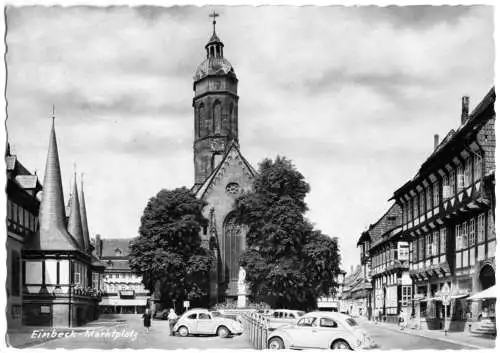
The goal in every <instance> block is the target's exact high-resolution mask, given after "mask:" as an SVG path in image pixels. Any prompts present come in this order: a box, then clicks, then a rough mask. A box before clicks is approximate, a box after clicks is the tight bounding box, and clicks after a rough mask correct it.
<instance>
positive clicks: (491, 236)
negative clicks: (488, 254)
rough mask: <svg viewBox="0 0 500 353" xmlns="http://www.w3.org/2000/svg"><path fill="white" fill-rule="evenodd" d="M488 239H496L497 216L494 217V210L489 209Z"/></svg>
mask: <svg viewBox="0 0 500 353" xmlns="http://www.w3.org/2000/svg"><path fill="white" fill-rule="evenodd" d="M486 236H487V237H488V240H491V239H495V238H496V233H495V217H493V210H491V209H490V210H489V211H488V234H486Z"/></svg>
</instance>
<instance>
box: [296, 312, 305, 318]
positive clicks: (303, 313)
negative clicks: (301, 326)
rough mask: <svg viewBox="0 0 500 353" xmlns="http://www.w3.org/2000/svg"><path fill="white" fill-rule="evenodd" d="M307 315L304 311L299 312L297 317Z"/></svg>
mask: <svg viewBox="0 0 500 353" xmlns="http://www.w3.org/2000/svg"><path fill="white" fill-rule="evenodd" d="M305 314H306V313H305V312H303V311H297V316H298V317H301V316H304V315H305Z"/></svg>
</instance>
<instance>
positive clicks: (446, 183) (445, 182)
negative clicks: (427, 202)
mask: <svg viewBox="0 0 500 353" xmlns="http://www.w3.org/2000/svg"><path fill="white" fill-rule="evenodd" d="M450 197H451V190H450V183H449V179H448V177H447V176H446V175H445V176H443V200H446V199H448V198H450Z"/></svg>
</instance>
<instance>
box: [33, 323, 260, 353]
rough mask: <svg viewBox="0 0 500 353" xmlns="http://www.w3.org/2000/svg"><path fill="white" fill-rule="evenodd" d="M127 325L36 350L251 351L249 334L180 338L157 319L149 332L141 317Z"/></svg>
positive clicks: (82, 334) (83, 333)
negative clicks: (230, 336) (186, 349)
mask: <svg viewBox="0 0 500 353" xmlns="http://www.w3.org/2000/svg"><path fill="white" fill-rule="evenodd" d="M121 318H122V319H124V320H125V322H116V324H115V325H113V326H108V327H102V326H101V327H99V328H97V329H95V330H93V329H92V328H89V329H88V330H87V328H85V329H79V330H78V332H77V333H76V334H75V335H73V336H70V337H63V338H57V339H53V340H50V341H46V342H43V343H41V344H38V345H36V347H34V348H43V349H51V348H66V349H73V348H94V349H113V348H119V349H127V348H131V349H146V348H153V349H182V348H194V349H221V348H224V349H230V350H233V349H251V346H250V343H249V341H248V339H247V337H246V336H245V335H241V336H235V337H232V338H220V337H217V336H193V337H191V336H189V337H178V336H170V335H169V326H168V321H163V320H158V321H157V320H153V322H152V327H151V328H150V331H149V332H146V329H145V328H144V327H143V324H142V319H141V316H140V315H122V316H121Z"/></svg>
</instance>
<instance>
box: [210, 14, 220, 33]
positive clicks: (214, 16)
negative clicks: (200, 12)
mask: <svg viewBox="0 0 500 353" xmlns="http://www.w3.org/2000/svg"><path fill="white" fill-rule="evenodd" d="M208 17H212V18H213V21H212V25H213V26H214V33H215V24H216V23H217V21H215V18H216V17H219V14H218V13H217V12H215V10H214V11H212V13H211V14H210V15H208Z"/></svg>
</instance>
